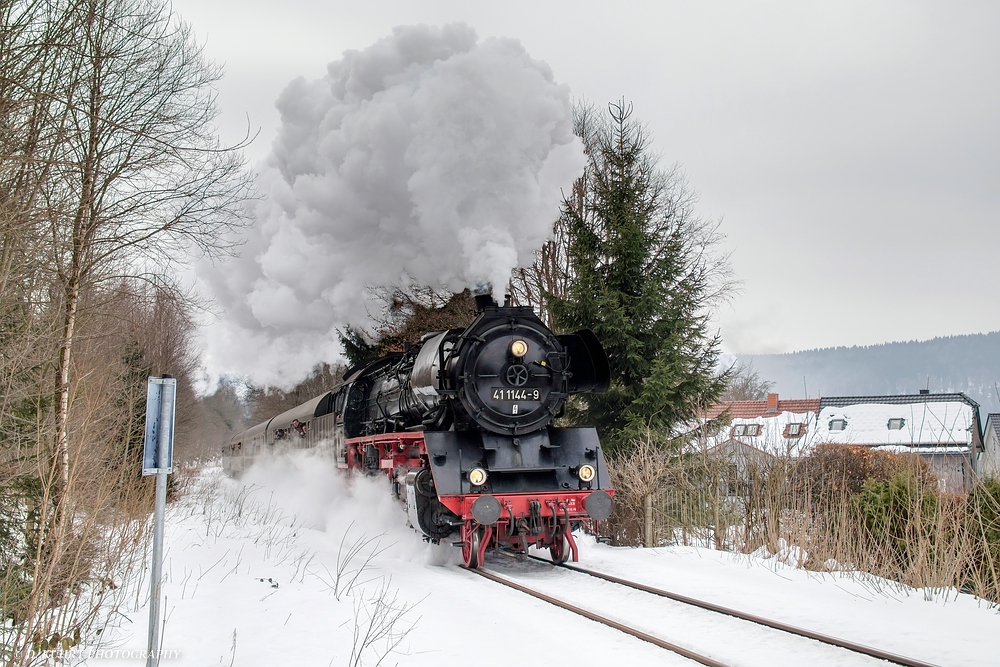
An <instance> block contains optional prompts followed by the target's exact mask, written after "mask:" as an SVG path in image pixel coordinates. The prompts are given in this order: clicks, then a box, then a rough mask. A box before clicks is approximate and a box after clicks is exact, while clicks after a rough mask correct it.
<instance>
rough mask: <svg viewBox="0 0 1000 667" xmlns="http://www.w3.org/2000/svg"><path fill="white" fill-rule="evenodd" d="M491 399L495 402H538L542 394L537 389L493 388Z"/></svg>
mask: <svg viewBox="0 0 1000 667" xmlns="http://www.w3.org/2000/svg"><path fill="white" fill-rule="evenodd" d="M491 397H492V398H493V400H494V401H538V400H541V398H542V394H541V392H540V391H539V390H537V389H508V388H506V387H493V391H492V394H491Z"/></svg>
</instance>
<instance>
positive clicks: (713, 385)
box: [546, 102, 731, 450]
mask: <svg viewBox="0 0 1000 667" xmlns="http://www.w3.org/2000/svg"><path fill="white" fill-rule="evenodd" d="M577 133H578V134H579V136H580V137H581V138H582V139H583V141H584V145H585V148H586V151H587V155H588V158H589V163H588V166H587V169H586V171H585V174H584V176H583V177H582V178H581V179H580V181H578V182H577V184H576V186H575V188H574V191H573V195H572V197H570V198H567V199H566V200H565V201H564V203H563V208H562V213H561V218H562V219H561V220H560V224H563V225H565V226H566V229H567V230H568V236H569V239H570V241H569V253H568V255H569V257H568V264H569V265H568V266H567V267H566V268H567V274H568V276H569V289H568V292H567V293H566V294H565V295H552V294H548V295H546V296H547V298H548V299H549V301H550V304H551V306H550V308H551V315H552V321H553V323H554V324H555V326H556V327H557V328H559V329H562V330H567V331H569V330H573V329H578V328H582V327H587V328H590V329H592V330H593V331H594V333H595V334H596V335H597V337H598V338H599V339H600V340H601V342H602V343H603V344H604V346H605V349H606V350H607V352H608V357H609V361H610V365H611V378H612V382H611V387H610V389H609V390H608V392H607V393H605V394H603V395H590V396H587V397H586V399H585V401H580V402H578V403H577V404H576V409H577V410H578V411H581V410H582V411H583V412H585V415H580V414H577V415H575V416H574V414H573V413H571V414H570V417H571V419H573V420H574V421H580V422H581V423H583V422H586V423H591V424H594V425H596V426H597V428H598V431H599V433H600V434H601V436H602V440H603V441H604V442H605V443H606V446H608V447H609V448H610V449H612V450H614V449H620V448H621V447H623V446H627V444H628V443H629V442H631V440H632V439H633V438H634V437H636V436H637V435H639V434H640V433H642V432H644V431H645V429H647V428H650V429H654V430H659V431H661V432H662V431H667V432H668V433H669V431H670V430H671V429H672V428H674V427H675V426H676V425H677V424H679V423H681V422H683V421H684V420H686V419H688V418H689V417H691V416H693V414H694V412H695V411H696V409H697V407H698V406H699V405H703V404H706V403H711V402H713V401H714V400H715V399H717V398H718V397H719V396H720V395H721V394H722V392H724V391H725V389H726V384H727V381H728V377H726V376H725V374H722V375H720V374H719V373H718V371H717V368H716V364H717V360H718V355H719V342H720V341H719V337H718V335H717V334H716V335H713V334H712V333H710V331H709V315H710V313H709V307H710V306H711V305H713V304H714V303H716V302H717V301H718V299H719V298H720V297H722V296H723V295H724V294H725V293H726V291H727V290H728V289H729V287H730V286H731V281H730V279H729V275H730V274H729V268H728V261H727V258H726V257H720V256H719V255H718V253H716V252H714V247H715V246H716V245H717V243H718V241H719V240H720V235H719V234H718V233H717V225H716V224H712V223H708V222H706V221H704V220H702V219H699V218H698V217H696V216H695V215H694V213H693V211H692V195H691V193H690V192H689V191H687V190H686V189H685V187H684V185H683V183H682V182H681V180H680V179H679V177H678V176H677V173H676V170H675V171H664V170H662V169H660V168H659V167H658V165H657V159H656V156H655V155H654V154H653V153H652V152H651V150H650V146H649V140H648V137H647V134H646V132H645V131H644V128H643V127H642V125H641V124H639V123H638V122H637V121H635V120H634V119H633V118H632V106H631V104H625V103H624V102H621V103H617V104H612V105H610V106H609V116H608V117H606V118H600V117H598V115H597V114H596V113H594V111H593V110H592V109H590V108H583V109H581V110H579V111H578V114H577ZM574 417H575V418H574Z"/></svg>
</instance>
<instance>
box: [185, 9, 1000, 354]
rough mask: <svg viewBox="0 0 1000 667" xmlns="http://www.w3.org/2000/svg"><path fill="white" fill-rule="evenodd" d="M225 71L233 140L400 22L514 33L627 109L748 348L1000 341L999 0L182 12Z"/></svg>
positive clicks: (262, 140) (571, 80)
mask: <svg viewBox="0 0 1000 667" xmlns="http://www.w3.org/2000/svg"><path fill="white" fill-rule="evenodd" d="M175 7H176V9H177V10H178V11H179V13H180V14H181V15H182V16H183V17H184V18H185V19H186V20H188V21H190V22H191V23H192V24H193V25H194V28H195V31H196V33H197V34H198V36H199V37H200V38H201V39H203V40H205V41H206V44H207V53H208V55H209V57H211V58H212V59H214V60H216V61H218V62H220V63H222V64H224V65H225V69H226V76H225V79H224V80H223V81H222V83H221V88H220V103H221V106H222V109H223V116H222V124H223V125H222V132H223V136H224V137H226V138H227V139H229V140H230V141H231V140H234V139H235V138H237V137H238V136H239V135H240V134H241V133H242V131H243V129H244V128H245V126H246V124H247V119H249V123H250V124H251V126H252V127H253V128H255V129H257V128H259V130H260V136H259V138H258V139H257V141H256V142H255V143H254V144H253V145H252V146H251V148H250V150H249V156H250V157H251V159H252V160H253V161H257V160H260V159H262V158H263V157H264V156H265V155H266V154H267V153H268V151H269V149H270V145H271V141H272V139H273V138H274V135H275V132H276V128H277V127H278V114H277V111H276V110H275V108H274V103H275V100H276V99H277V97H278V95H279V94H280V93H281V91H282V90H283V89H284V88H285V86H286V85H287V84H288V83H289V82H290V81H291V80H292V79H294V78H295V77H298V76H305V77H306V78H307V79H315V78H319V77H321V76H323V74H324V73H325V66H326V64H327V63H328V62H330V61H333V60H338V59H340V58H341V55H342V53H343V52H344V51H345V50H347V49H363V48H365V47H368V46H369V45H371V44H372V43H373V42H375V41H376V40H377V39H379V38H382V37H385V36H386V35H388V34H390V32H391V29H392V28H393V27H394V26H398V25H409V24H416V23H427V24H434V25H440V24H444V23H448V22H451V21H465V22H467V23H468V24H469V25H471V26H472V27H473V28H474V29H475V30H476V31H477V33H478V35H479V36H480V38H483V37H488V36H506V37H513V38H516V39H518V40H520V41H521V42H522V44H523V45H524V47H525V48H526V49H527V51H528V53H529V54H530V55H531V56H532V57H534V58H536V59H539V60H543V61H545V62H547V63H548V64H549V65H550V66H551V68H552V70H553V73H554V76H555V79H556V81H558V82H560V83H565V84H567V85H568V86H569V87H570V89H571V92H572V94H573V96H575V97H585V98H586V99H588V100H590V101H592V102H595V103H599V104H604V103H606V102H608V101H610V100H615V99H619V98H621V97H624V98H626V99H628V100H631V101H632V102H634V104H635V112H636V114H637V116H638V117H639V118H640V119H642V120H643V121H645V122H646V124H647V125H648V127H649V129H650V130H651V132H652V135H653V139H654V144H653V145H654V147H655V149H656V150H657V151H658V152H659V153H661V155H662V159H663V161H664V163H665V164H667V165H669V164H671V163H677V164H679V165H680V166H681V167H682V168H683V170H684V172H685V173H686V175H687V179H688V181H689V184H690V185H691V186H692V187H693V188H694V189H695V190H696V191H697V192H698V193H699V195H700V203H699V206H698V210H699V213H700V214H701V215H703V216H706V217H710V218H715V219H721V220H722V231H723V232H724V233H725V234H726V235H727V237H728V238H727V240H726V249H727V250H729V251H731V252H732V261H733V266H734V269H735V272H736V274H737V276H738V277H739V278H740V279H741V280H742V281H743V290H742V293H740V294H739V295H737V296H736V297H735V298H734V299H733V300H732V303H731V305H730V306H729V307H726V308H724V309H723V310H722V312H720V314H719V317H718V322H719V326H721V329H722V333H723V336H724V340H725V343H724V347H725V348H726V350H727V351H730V352H739V353H750V352H754V353H766V352H784V351H793V350H800V349H806V348H813V347H826V346H834V345H863V344H873V343H880V342H885V341H891V340H910V339H926V338H931V337H934V336H942V335H953V334H965V333H977V332H986V331H993V330H997V329H1000V297H998V296H997V284H998V280H1000V261H998V258H1000V225H998V224H997V222H998V210H1000V3H997V2H962V3H929V2H928V3H921V2H913V1H907V2H877V3H873V2H870V1H865V2H848V1H845V0H840V1H838V2H830V3H825V4H819V3H804V2H801V1H798V2H744V1H739V2H644V3H639V2H622V1H619V2H614V3H610V2H600V3H597V2H592V3H587V2H579V1H576V2H551V1H550V2H545V3H538V2H513V1H511V0H507V1H505V2H494V3H471V2H468V1H465V2H458V1H428V0H422V1H421V2H419V3H418V2H412V1H410V0H407V1H398V2H378V1H369V2H340V1H335V2H331V1H329V0H327V1H323V2H321V1H317V0H284V1H283V2H281V3H278V2H273V1H271V2H263V1H261V0H245V1H244V2H240V3H236V2H232V0H197V1H196V0H175Z"/></svg>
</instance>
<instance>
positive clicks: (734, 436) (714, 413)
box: [703, 394, 820, 456]
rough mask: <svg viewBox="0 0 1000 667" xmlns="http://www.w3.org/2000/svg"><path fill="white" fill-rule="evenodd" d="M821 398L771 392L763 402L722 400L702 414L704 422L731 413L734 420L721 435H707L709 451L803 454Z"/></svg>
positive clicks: (752, 453)
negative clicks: (779, 395)
mask: <svg viewBox="0 0 1000 667" xmlns="http://www.w3.org/2000/svg"><path fill="white" fill-rule="evenodd" d="M819 406H820V401H819V399H818V398H817V399H808V398H807V399H792V400H787V399H786V400H781V399H780V398H779V397H778V394H768V395H767V400H764V401H731V402H728V403H719V404H716V405H714V406H712V407H711V408H709V410H708V411H707V412H706V413H705V415H703V418H704V421H709V420H712V419H716V418H718V417H720V416H722V415H723V414H728V416H729V417H730V418H731V419H732V421H731V422H730V423H729V425H728V426H725V427H723V428H722V430H721V431H719V433H718V434H715V435H713V436H711V437H709V438H707V440H706V442H705V448H706V450H707V451H711V452H717V453H729V454H731V455H739V456H759V455H767V456H800V455H802V454H803V453H805V452H806V450H808V449H809V447H810V445H811V443H812V440H813V438H814V436H815V433H816V418H817V415H818V414H819Z"/></svg>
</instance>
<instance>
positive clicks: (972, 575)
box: [962, 477, 1000, 601]
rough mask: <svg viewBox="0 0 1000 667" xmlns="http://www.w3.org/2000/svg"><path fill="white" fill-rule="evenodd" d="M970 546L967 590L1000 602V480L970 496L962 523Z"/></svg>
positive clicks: (991, 480)
mask: <svg viewBox="0 0 1000 667" xmlns="http://www.w3.org/2000/svg"><path fill="white" fill-rule="evenodd" d="M962 524H963V527H964V531H965V538H966V541H967V544H968V545H969V567H968V570H967V572H966V576H965V577H964V578H963V581H962V585H963V587H965V588H967V589H969V590H971V591H972V592H974V593H975V594H976V595H979V596H980V597H984V598H987V599H991V600H994V601H1000V479H997V478H995V477H994V478H989V479H985V480H983V481H982V482H980V483H979V484H977V485H976V486H975V487H974V488H973V489H972V491H971V492H970V493H969V498H968V500H967V502H966V504H965V512H964V514H963V521H962Z"/></svg>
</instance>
